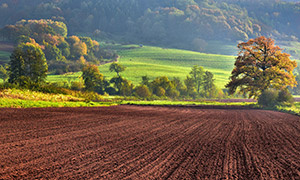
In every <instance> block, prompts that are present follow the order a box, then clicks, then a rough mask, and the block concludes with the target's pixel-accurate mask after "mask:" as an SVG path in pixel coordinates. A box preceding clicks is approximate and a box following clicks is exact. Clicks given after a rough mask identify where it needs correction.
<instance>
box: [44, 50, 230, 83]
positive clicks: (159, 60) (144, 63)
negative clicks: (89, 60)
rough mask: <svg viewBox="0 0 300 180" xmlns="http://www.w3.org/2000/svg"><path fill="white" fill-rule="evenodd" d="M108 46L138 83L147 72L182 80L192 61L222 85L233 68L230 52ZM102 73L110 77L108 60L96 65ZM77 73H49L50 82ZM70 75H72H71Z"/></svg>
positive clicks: (76, 74) (77, 74) (126, 71)
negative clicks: (114, 50)
mask: <svg viewBox="0 0 300 180" xmlns="http://www.w3.org/2000/svg"><path fill="white" fill-rule="evenodd" d="M110 48H113V49H117V50H118V54H119V55H120V59H119V62H120V63H121V64H122V65H124V66H126V67H127V68H126V70H125V72H123V73H121V74H122V76H124V77H125V78H127V79H129V80H131V81H132V82H133V83H134V84H135V85H138V84H139V83H140V82H141V80H142V78H141V77H142V76H145V75H147V76H148V77H149V78H150V79H154V78H155V77H157V76H168V77H169V78H172V77H180V79H181V80H183V79H184V78H185V77H186V76H187V75H188V73H189V72H190V71H191V68H192V66H193V65H200V66H203V67H204V68H205V69H206V70H209V71H211V72H212V73H214V75H215V76H214V77H215V78H214V79H215V80H216V85H217V86H218V87H219V88H224V85H225V84H226V83H227V82H228V78H229V75H230V73H231V70H232V68H233V64H234V56H225V55H216V54H204V53H199V52H194V51H187V50H178V49H166V48H160V47H153V46H143V47H139V46H138V45H126V46H124V45H123V46H121V45H119V46H117V45H113V46H111V47H110ZM99 69H100V72H101V73H103V74H104V76H105V77H107V78H111V77H113V76H114V75H115V74H114V73H112V72H110V71H109V64H106V65H102V66H100V67H99ZM79 76H80V73H75V74H73V75H70V76H64V75H50V76H48V80H49V81H50V82H57V81H68V77H70V78H69V80H71V81H73V80H75V81H77V80H78V78H77V77H79ZM72 77H73V78H72Z"/></svg>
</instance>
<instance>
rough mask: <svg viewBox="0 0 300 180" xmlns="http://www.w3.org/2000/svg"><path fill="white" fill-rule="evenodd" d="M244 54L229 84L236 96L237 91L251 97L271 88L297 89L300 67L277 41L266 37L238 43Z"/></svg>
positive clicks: (241, 55) (236, 63)
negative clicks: (275, 43)
mask: <svg viewBox="0 0 300 180" xmlns="http://www.w3.org/2000/svg"><path fill="white" fill-rule="evenodd" d="M238 48H239V49H240V52H239V54H238V57H237V58H236V61H235V67H234V69H233V71H232V73H231V77H230V78H231V81H230V82H229V83H228V84H227V85H226V87H227V88H229V92H230V93H231V94H233V93H234V92H236V90H237V88H239V91H240V92H241V93H243V94H248V95H249V98H250V97H258V96H259V95H260V94H261V93H262V92H264V91H265V90H267V89H270V88H272V89H283V88H285V87H287V86H291V87H293V86H295V84H296V80H295V76H294V75H293V70H294V68H295V67H296V66H297V63H296V62H295V61H291V60H290V58H289V56H290V55H289V54H287V53H282V52H281V51H282V49H280V48H279V47H278V46H275V45H274V40H272V39H271V38H266V37H263V36H261V37H258V38H256V39H250V40H249V41H248V42H242V43H239V44H238Z"/></svg>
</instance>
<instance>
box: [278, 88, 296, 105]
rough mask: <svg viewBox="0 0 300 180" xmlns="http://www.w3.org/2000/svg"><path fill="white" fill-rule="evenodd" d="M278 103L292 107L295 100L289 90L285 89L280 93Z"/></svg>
mask: <svg viewBox="0 0 300 180" xmlns="http://www.w3.org/2000/svg"><path fill="white" fill-rule="evenodd" d="M277 102H278V103H280V104H283V105H292V104H293V103H294V98H293V96H292V94H291V93H290V91H289V90H288V89H283V90H281V91H280V92H279V93H278V98H277Z"/></svg>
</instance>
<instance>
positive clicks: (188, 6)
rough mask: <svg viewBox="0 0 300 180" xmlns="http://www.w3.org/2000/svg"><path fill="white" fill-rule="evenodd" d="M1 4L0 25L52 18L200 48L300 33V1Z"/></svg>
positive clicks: (85, 29) (75, 27)
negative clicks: (211, 44)
mask: <svg viewBox="0 0 300 180" xmlns="http://www.w3.org/2000/svg"><path fill="white" fill-rule="evenodd" d="M0 9H1V10H0V16H1V17H2V18H1V19H0V27H4V26H5V25H7V24H15V23H16V22H18V21H21V20H22V19H25V20H28V19H52V20H56V21H60V22H64V23H65V24H66V25H67V26H68V27H69V34H70V35H76V34H86V35H89V36H94V37H98V38H102V39H103V38H106V39H110V40H111V39H116V40H118V41H122V42H124V43H135V44H138V43H144V44H152V45H160V46H168V47H174V48H182V49H190V50H196V51H202V52H205V51H206V46H207V41H211V40H218V41H223V42H236V41H239V40H247V39H248V38H255V37H258V36H261V35H263V36H267V37H271V38H273V39H276V40H295V41H297V40H298V38H299V37H300V26H299V24H298V22H299V18H300V13H299V9H300V4H299V3H296V2H285V1H278V0H265V1H260V0H252V1H249V0H151V1H148V0H128V1H121V0H114V1H106V0H80V1H79V0H73V1H70V0H42V1H40V0H31V1H25V0H2V1H1V4H0ZM12 14H13V15H12Z"/></svg>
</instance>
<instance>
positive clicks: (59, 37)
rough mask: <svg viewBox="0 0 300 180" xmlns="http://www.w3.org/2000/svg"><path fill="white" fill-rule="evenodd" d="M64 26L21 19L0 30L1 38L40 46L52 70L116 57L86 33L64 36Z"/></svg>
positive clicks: (61, 70)
mask: <svg viewBox="0 0 300 180" xmlns="http://www.w3.org/2000/svg"><path fill="white" fill-rule="evenodd" d="M67 31H68V30H67V26H66V25H65V24H64V23H63V22H59V21H53V20H45V19H41V20H28V21H26V20H21V21H19V22H17V23H16V24H15V25H8V26H5V27H4V28H3V29H1V30H0V36H1V37H2V39H3V40H6V41H9V42H12V43H14V44H15V45H16V46H18V45H19V44H22V43H31V44H35V45H37V46H40V48H41V49H42V51H43V52H44V54H45V57H46V59H47V62H48V65H49V71H50V72H51V73H53V74H62V73H66V72H76V71H80V69H81V68H82V66H83V65H84V64H85V63H86V62H88V63H90V64H99V63H100V61H104V59H114V60H116V59H117V57H118V56H117V54H116V53H115V52H113V51H108V50H104V49H102V48H100V45H99V43H98V42H97V41H94V40H92V39H91V38H90V37H77V36H70V37H67Z"/></svg>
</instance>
